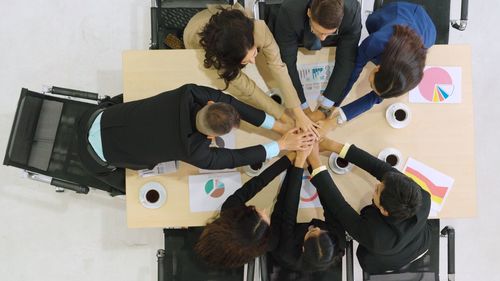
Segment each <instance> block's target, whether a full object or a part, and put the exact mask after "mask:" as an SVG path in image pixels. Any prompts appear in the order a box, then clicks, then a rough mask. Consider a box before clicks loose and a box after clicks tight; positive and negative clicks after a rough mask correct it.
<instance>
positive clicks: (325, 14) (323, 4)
mask: <svg viewBox="0 0 500 281" xmlns="http://www.w3.org/2000/svg"><path fill="white" fill-rule="evenodd" d="M311 17H312V19H313V20H314V21H315V22H317V23H318V24H319V25H321V26H322V27H323V28H327V29H334V28H338V27H339V26H340V23H341V22H342V18H343V17H344V1H343V0H312V1H311Z"/></svg>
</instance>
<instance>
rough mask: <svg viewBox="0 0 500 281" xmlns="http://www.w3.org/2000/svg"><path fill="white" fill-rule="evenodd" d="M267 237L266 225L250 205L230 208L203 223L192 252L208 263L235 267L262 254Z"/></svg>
mask: <svg viewBox="0 0 500 281" xmlns="http://www.w3.org/2000/svg"><path fill="white" fill-rule="evenodd" d="M269 236H270V227H269V224H268V223H267V222H266V221H264V220H263V219H262V217H261V216H260V215H259V213H258V212H257V211H256V210H255V207H254V206H245V207H241V208H231V209H228V210H224V211H222V212H221V213H220V216H219V217H218V218H216V219H215V220H214V221H213V222H211V223H209V224H207V225H206V226H205V229H204V230H203V232H202V233H201V235H200V238H199V239H198V242H197V243H196V246H195V251H196V253H197V254H198V256H200V257H201V258H202V259H203V260H204V261H205V262H206V263H208V264H209V265H212V266H215V267H221V268H234V267H239V266H242V265H244V264H245V263H248V262H250V261H251V260H253V259H254V258H256V257H258V256H261V255H263V254H264V253H266V251H267V244H268V241H269Z"/></svg>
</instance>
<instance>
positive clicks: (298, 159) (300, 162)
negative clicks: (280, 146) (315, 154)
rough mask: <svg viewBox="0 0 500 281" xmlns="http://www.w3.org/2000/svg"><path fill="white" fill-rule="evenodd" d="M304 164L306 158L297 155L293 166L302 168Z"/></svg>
mask: <svg viewBox="0 0 500 281" xmlns="http://www.w3.org/2000/svg"><path fill="white" fill-rule="evenodd" d="M305 163H306V158H305V157H304V156H302V155H297V156H296V157H295V161H294V163H293V165H294V166H295V167H297V168H303V167H304V164H305Z"/></svg>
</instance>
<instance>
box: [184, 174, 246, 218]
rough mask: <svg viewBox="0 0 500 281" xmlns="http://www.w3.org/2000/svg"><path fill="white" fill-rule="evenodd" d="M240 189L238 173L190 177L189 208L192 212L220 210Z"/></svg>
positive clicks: (239, 175)
mask: <svg viewBox="0 0 500 281" xmlns="http://www.w3.org/2000/svg"><path fill="white" fill-rule="evenodd" d="M240 187H241V174H240V173H238V172H235V173H219V174H204V175H197V176H189V208H190V209H191V212H210V211H216V210H220V208H221V206H222V204H223V203H224V201H226V199H227V198H228V197H229V196H230V195H232V194H233V193H234V192H235V191H236V190H237V189H238V188H240Z"/></svg>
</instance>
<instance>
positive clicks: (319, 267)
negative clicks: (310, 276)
mask: <svg viewBox="0 0 500 281" xmlns="http://www.w3.org/2000/svg"><path fill="white" fill-rule="evenodd" d="M303 246H304V252H303V253H302V256H301V257H300V268H301V270H303V271H309V272H310V271H323V270H326V269H327V268H328V267H330V266H331V265H333V264H334V263H335V262H336V261H337V262H338V260H337V259H335V256H334V248H335V244H334V242H333V241H332V239H331V238H330V236H329V235H328V232H327V231H324V230H322V231H321V232H320V234H319V235H317V236H312V237H309V238H307V239H306V240H305V241H304V245H303Z"/></svg>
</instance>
